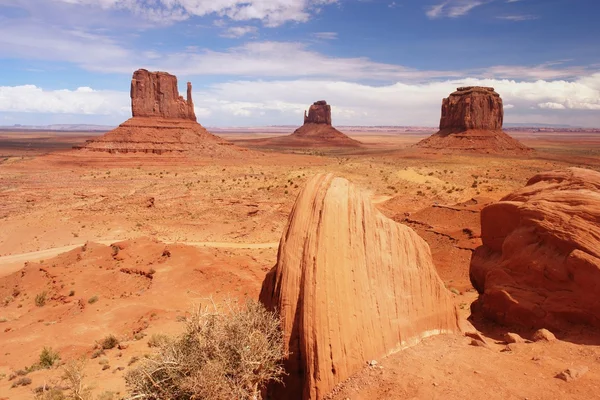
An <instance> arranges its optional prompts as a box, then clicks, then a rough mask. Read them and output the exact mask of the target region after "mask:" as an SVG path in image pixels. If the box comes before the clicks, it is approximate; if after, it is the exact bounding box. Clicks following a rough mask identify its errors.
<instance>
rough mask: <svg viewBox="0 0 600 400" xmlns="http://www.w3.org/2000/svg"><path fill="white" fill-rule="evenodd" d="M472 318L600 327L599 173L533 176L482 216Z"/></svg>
mask: <svg viewBox="0 0 600 400" xmlns="http://www.w3.org/2000/svg"><path fill="white" fill-rule="evenodd" d="M481 236H482V241H483V245H482V246H481V247H479V248H478V249H477V250H476V251H475V252H474V254H473V257H472V259H471V267H470V276H471V281H472V283H473V286H474V287H475V288H476V289H477V291H478V292H479V299H478V300H477V302H475V303H474V304H473V307H472V308H473V312H474V313H479V312H481V313H482V314H483V315H484V316H485V317H487V318H488V319H491V320H493V321H496V322H498V323H501V324H504V325H515V326H521V327H525V328H550V329H564V328H566V327H569V326H570V325H572V324H587V325H592V326H595V327H600V296H598V293H600V173H598V172H596V171H592V170H586V169H580V168H569V169H566V170H560V171H553V172H545V173H542V174H539V175H536V176H534V177H533V178H531V179H530V180H529V182H528V183H527V185H526V186H525V187H524V188H523V189H521V190H518V191H516V192H514V193H512V194H510V195H508V196H506V197H504V198H503V199H502V200H501V201H500V202H498V203H495V204H492V205H489V206H487V207H486V208H484V209H483V210H482V212H481Z"/></svg>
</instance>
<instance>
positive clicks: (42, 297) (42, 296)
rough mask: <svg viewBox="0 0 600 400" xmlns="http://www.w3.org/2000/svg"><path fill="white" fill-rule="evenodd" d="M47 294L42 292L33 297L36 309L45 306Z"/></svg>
mask: <svg viewBox="0 0 600 400" xmlns="http://www.w3.org/2000/svg"><path fill="white" fill-rule="evenodd" d="M47 295H48V293H47V292H46V291H43V292H42V293H38V294H36V295H35V305H36V306H38V307H44V306H45V305H46V296H47Z"/></svg>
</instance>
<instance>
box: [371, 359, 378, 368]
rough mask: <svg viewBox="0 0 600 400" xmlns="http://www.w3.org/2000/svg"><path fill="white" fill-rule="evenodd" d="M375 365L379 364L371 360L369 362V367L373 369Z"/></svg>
mask: <svg viewBox="0 0 600 400" xmlns="http://www.w3.org/2000/svg"><path fill="white" fill-rule="evenodd" d="M377 364H379V363H378V362H377V360H371V361H369V365H370V366H371V367H374V366H376V365H377Z"/></svg>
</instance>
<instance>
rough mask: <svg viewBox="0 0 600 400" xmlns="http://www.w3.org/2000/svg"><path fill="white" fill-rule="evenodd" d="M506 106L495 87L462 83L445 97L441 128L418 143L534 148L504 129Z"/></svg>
mask: <svg viewBox="0 0 600 400" xmlns="http://www.w3.org/2000/svg"><path fill="white" fill-rule="evenodd" d="M503 121H504V108H503V105H502V98H501V97H500V95H499V94H498V93H496V91H495V90H494V88H491V87H479V86H468V87H460V88H458V89H457V90H456V92H454V93H452V94H451V95H450V96H449V97H448V98H446V99H443V100H442V116H441V118H440V130H439V131H438V132H437V133H435V134H434V135H432V136H430V137H428V138H426V139H424V140H422V141H420V142H419V143H418V144H417V146H418V147H421V148H426V149H435V150H443V151H472V152H481V153H523V152H527V151H529V150H530V149H529V148H527V147H526V146H524V145H522V144H521V143H519V142H518V141H517V140H515V139H513V138H512V137H510V136H509V135H508V134H506V133H505V132H503V131H502V124H503Z"/></svg>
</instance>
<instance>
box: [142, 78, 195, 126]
mask: <svg viewBox="0 0 600 400" xmlns="http://www.w3.org/2000/svg"><path fill="white" fill-rule="evenodd" d="M130 95H131V113H132V115H133V117H150V118H167V119H184V120H190V121H196V114H195V112H194V103H193V101H192V83H191V82H188V83H187V99H186V100H184V99H183V97H181V96H180V95H179V90H178V89H177V77H176V76H175V75H171V74H169V73H167V72H150V71H147V70H145V69H138V70H137V71H135V72H134V73H133V78H132V80H131V93H130Z"/></svg>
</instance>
